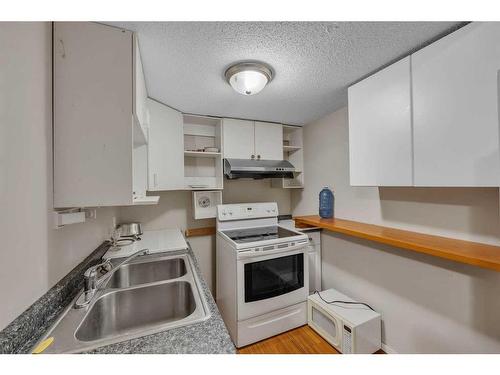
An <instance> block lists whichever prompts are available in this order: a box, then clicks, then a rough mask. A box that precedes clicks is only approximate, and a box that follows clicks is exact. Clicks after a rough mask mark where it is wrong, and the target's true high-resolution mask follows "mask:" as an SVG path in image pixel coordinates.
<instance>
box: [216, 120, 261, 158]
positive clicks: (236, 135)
mask: <svg viewBox="0 0 500 375" xmlns="http://www.w3.org/2000/svg"><path fill="white" fill-rule="evenodd" d="M222 128H223V130H222V139H223V148H224V158H227V159H251V158H252V155H253V156H255V150H254V139H255V136H254V122H253V121H246V120H235V119H228V118H225V119H224V123H223V127H222Z"/></svg>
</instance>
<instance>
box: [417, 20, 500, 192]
mask: <svg viewBox="0 0 500 375" xmlns="http://www.w3.org/2000/svg"><path fill="white" fill-rule="evenodd" d="M499 70H500V23H498V22H488V23H472V24H469V25H467V26H465V27H463V28H461V29H459V30H458V31H456V32H454V33H452V34H450V35H448V36H446V37H444V38H442V39H440V40H438V41H437V42H435V43H433V44H431V45H429V46H428V47H425V48H424V49H422V50H420V51H418V52H416V53H415V54H414V55H412V72H413V113H414V123H413V127H414V168H415V185H417V186H499V183H500V155H499V110H498V108H499V95H498V94H499V78H498V77H499V73H498V72H499Z"/></svg>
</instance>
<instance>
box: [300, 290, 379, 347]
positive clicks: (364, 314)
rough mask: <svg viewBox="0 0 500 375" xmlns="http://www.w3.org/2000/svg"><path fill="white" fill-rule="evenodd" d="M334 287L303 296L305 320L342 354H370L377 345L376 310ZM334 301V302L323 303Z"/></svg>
mask: <svg viewBox="0 0 500 375" xmlns="http://www.w3.org/2000/svg"><path fill="white" fill-rule="evenodd" d="M334 301H344V302H356V301H354V300H353V299H351V298H349V297H347V296H345V295H344V294H342V293H340V292H338V291H336V290H335V289H328V290H325V291H323V292H320V295H318V294H317V293H315V294H313V295H311V296H309V297H308V299H307V323H308V324H309V326H310V327H311V328H312V329H314V330H315V331H316V332H318V333H319V334H320V335H321V336H322V337H323V338H324V339H325V340H326V341H328V342H329V343H330V344H331V345H332V346H333V347H335V349H337V350H338V351H339V352H341V353H343V354H370V353H375V352H376V351H377V350H379V349H380V348H381V345H382V341H381V336H382V326H381V316H380V314H379V313H377V312H375V311H373V310H371V309H370V308H369V307H367V306H365V305H362V304H349V303H343V302H334ZM327 302H334V303H327Z"/></svg>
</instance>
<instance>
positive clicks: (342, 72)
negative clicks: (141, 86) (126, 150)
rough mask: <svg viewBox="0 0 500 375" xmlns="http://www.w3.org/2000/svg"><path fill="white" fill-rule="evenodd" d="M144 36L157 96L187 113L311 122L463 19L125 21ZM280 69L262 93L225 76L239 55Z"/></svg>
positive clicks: (143, 46) (146, 63) (150, 90)
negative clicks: (242, 88)
mask: <svg viewBox="0 0 500 375" xmlns="http://www.w3.org/2000/svg"><path fill="white" fill-rule="evenodd" d="M109 24H111V25H115V26H119V27H123V28H126V29H129V30H133V31H136V32H137V33H138V36H139V43H140V50H141V54H142V59H143V66H144V72H145V76H146V85H147V89H148V93H149V96H150V97H152V98H154V99H156V100H158V101H160V102H163V103H165V104H168V105H170V106H172V107H174V108H177V109H179V110H181V111H182V112H186V113H196V114H204V115H214V116H228V117H238V118H248V119H255V120H263V121H275V122H282V123H289V124H299V125H301V124H306V123H309V122H311V121H313V120H315V119H318V118H320V117H322V116H324V115H326V114H327V113H330V112H332V111H335V110H336V109H338V108H340V107H342V106H344V105H345V104H346V103H347V87H348V86H349V85H350V84H352V83H353V82H356V81H358V80H360V79H361V78H363V77H365V76H367V75H369V74H370V73H373V72H374V71H376V70H378V69H380V68H381V67H382V66H385V65H387V64H388V63H390V62H392V61H395V60H397V59H399V58H401V57H403V56H405V55H407V54H408V53H409V52H411V51H414V50H415V49H418V48H419V47H422V46H423V45H425V44H427V43H428V42H429V41H432V40H434V39H436V38H437V37H440V36H442V35H444V34H446V33H448V32H450V31H452V30H453V29H455V28H457V26H458V25H459V24H457V23H451V22H121V23H109ZM241 60H260V61H263V62H266V63H268V64H269V65H271V67H272V68H273V70H274V71H275V78H274V79H273V81H272V82H271V83H270V84H269V85H268V86H267V87H266V88H265V89H264V90H263V91H262V92H261V93H259V94H257V95H254V96H243V95H240V94H238V93H236V92H235V91H233V89H232V88H231V87H230V86H229V85H228V84H227V83H226V81H225V80H224V76H223V75H224V71H225V69H226V68H227V67H228V66H229V65H231V64H232V63H233V62H235V61H241Z"/></svg>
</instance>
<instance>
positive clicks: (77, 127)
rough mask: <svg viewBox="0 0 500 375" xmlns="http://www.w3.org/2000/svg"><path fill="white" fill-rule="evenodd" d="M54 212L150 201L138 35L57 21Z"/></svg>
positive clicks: (107, 28) (55, 40)
mask: <svg viewBox="0 0 500 375" xmlns="http://www.w3.org/2000/svg"><path fill="white" fill-rule="evenodd" d="M53 38H54V207H56V208H62V207H89V206H120V205H132V204H143V203H146V204H149V203H151V199H152V198H151V197H148V198H147V199H146V198H145V191H146V189H145V188H146V186H145V185H146V179H145V173H144V171H145V170H146V168H147V166H146V162H147V160H146V157H145V156H146V154H147V153H146V152H145V147H144V146H145V143H146V140H145V137H144V132H143V130H142V128H141V127H137V125H136V121H135V120H134V117H135V113H134V104H133V103H134V98H135V92H134V76H135V69H134V66H135V58H134V50H135V49H134V44H133V34H132V33H131V32H129V31H126V30H121V29H118V28H114V27H109V26H104V25H100V24H96V23H89V22H56V23H55V24H54V34H53Z"/></svg>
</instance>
